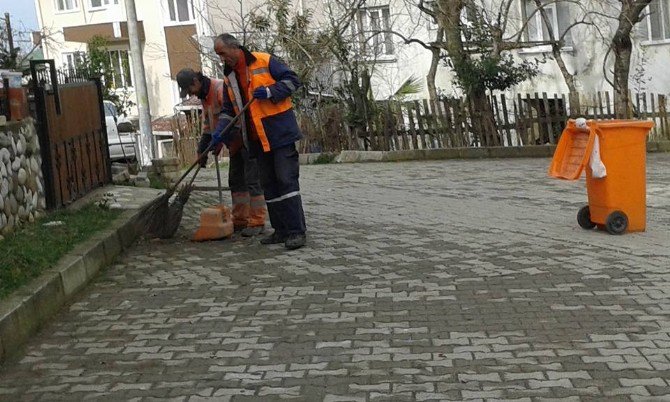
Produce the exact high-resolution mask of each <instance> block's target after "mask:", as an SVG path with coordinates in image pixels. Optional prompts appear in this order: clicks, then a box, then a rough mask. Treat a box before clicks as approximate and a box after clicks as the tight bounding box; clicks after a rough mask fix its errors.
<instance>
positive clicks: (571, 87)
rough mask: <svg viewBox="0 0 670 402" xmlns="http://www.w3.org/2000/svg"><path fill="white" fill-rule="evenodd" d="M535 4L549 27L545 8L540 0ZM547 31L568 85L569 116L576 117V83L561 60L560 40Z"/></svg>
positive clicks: (555, 57)
mask: <svg viewBox="0 0 670 402" xmlns="http://www.w3.org/2000/svg"><path fill="white" fill-rule="evenodd" d="M535 6H536V7H537V9H538V10H539V12H540V16H541V17H542V21H544V24H545V25H546V26H548V27H550V26H551V20H550V19H549V16H548V15H547V10H545V8H544V6H543V4H542V1H541V0H535ZM547 31H548V32H549V39H550V40H551V53H552V55H553V56H554V59H555V60H556V64H557V65H558V69H559V70H560V71H561V75H563V79H564V80H565V85H567V87H568V92H569V95H568V99H569V101H570V117H572V118H575V117H578V115H579V93H577V83H576V81H575V75H574V74H570V72H569V71H568V67H567V66H566V65H565V60H563V54H562V53H561V47H562V46H563V43H562V41H560V40H559V39H560V38H555V37H554V30H553V29H548V30H547Z"/></svg>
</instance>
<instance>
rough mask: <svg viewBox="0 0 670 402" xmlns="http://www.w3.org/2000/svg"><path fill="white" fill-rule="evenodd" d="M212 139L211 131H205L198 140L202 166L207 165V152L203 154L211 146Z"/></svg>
mask: <svg viewBox="0 0 670 402" xmlns="http://www.w3.org/2000/svg"><path fill="white" fill-rule="evenodd" d="M211 141H212V135H211V134H210V133H203V134H202V136H201V137H200V141H199V142H198V158H199V160H200V167H203V168H204V167H206V166H207V154H205V155H203V154H204V153H205V151H206V150H207V147H208V146H209V143H210V142H211Z"/></svg>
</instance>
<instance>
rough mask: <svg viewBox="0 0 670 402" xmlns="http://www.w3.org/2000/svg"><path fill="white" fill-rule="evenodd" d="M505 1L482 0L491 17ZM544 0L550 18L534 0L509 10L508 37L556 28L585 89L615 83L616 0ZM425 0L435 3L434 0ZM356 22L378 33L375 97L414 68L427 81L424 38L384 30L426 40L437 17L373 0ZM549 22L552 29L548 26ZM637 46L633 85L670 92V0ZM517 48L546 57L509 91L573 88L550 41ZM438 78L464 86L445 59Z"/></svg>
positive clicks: (445, 86)
mask: <svg viewBox="0 0 670 402" xmlns="http://www.w3.org/2000/svg"><path fill="white" fill-rule="evenodd" d="M324 1H327V0H324ZM500 2H501V1H500V0H477V1H476V3H478V4H479V5H480V6H483V7H484V8H486V9H487V12H488V16H489V18H496V17H497V14H496V12H497V11H499V10H500ZM542 2H543V3H544V9H545V10H546V12H547V16H548V18H549V20H550V24H549V25H547V24H546V23H545V22H544V20H543V18H542V16H541V14H540V13H539V12H537V6H536V2H535V0H517V1H516V2H515V3H513V4H512V7H511V8H510V10H509V12H508V13H507V15H506V16H505V18H506V19H507V32H506V34H505V37H507V38H510V40H516V41H520V42H527V43H530V42H543V41H545V42H546V41H549V40H551V37H552V36H553V37H554V38H558V37H562V36H563V37H564V40H565V46H564V47H563V49H562V52H561V53H562V55H563V58H564V61H565V64H566V66H567V68H568V71H569V72H570V73H571V74H575V75H576V81H577V86H578V90H579V91H580V92H581V93H583V94H593V93H595V92H598V91H608V90H609V91H611V85H610V84H609V82H608V78H609V80H610V81H612V80H613V78H612V68H613V67H612V66H613V61H614V57H613V54H611V53H610V54H609V55H608V46H609V40H611V38H612V36H613V34H614V31H615V29H616V24H617V21H616V20H615V19H613V18H606V17H604V15H610V16H617V10H616V9H614V8H613V6H612V4H616V3H612V4H610V5H609V6H607V3H606V2H602V1H598V0H587V1H583V2H579V4H576V3H575V2H560V1H558V2H557V1H551V0H542ZM426 4H428V5H430V2H426ZM585 10H586V11H585ZM588 11H593V15H591V16H590V17H589V21H591V22H593V23H594V24H576V25H574V24H575V23H577V22H579V21H581V20H582V19H583V18H584V15H585V12H588ZM480 18H481V16H480ZM462 22H463V24H468V16H467V15H466V14H464V15H463V16H462ZM354 23H355V24H356V25H357V27H358V29H359V30H361V31H362V32H363V34H364V35H365V37H368V38H370V37H371V38H373V39H368V40H367V42H368V46H369V47H372V48H374V49H375V55H376V57H375V58H374V61H371V66H372V69H373V71H374V74H373V88H374V89H373V91H374V95H375V98H377V99H385V98H388V97H389V96H391V95H392V94H393V93H394V92H395V91H396V90H397V89H398V88H399V87H400V86H401V85H402V84H403V83H404V82H405V81H406V80H408V79H409V78H410V77H412V76H414V77H421V78H423V80H424V83H425V77H426V75H427V74H428V71H429V68H430V64H431V58H432V54H431V52H430V51H428V50H426V49H425V48H424V47H422V46H421V45H419V44H406V43H405V42H404V41H403V39H402V38H401V37H400V36H398V35H394V34H390V33H384V32H383V31H395V32H398V33H400V34H402V35H403V36H404V37H405V38H416V39H420V40H421V41H423V42H424V43H428V42H431V41H434V40H435V39H436V34H437V24H436V21H434V20H432V18H431V17H429V16H428V15H426V14H423V13H421V12H420V11H419V10H417V8H416V7H408V4H407V2H406V1H404V0H369V1H367V2H366V4H365V7H364V9H363V10H361V11H360V12H359V13H358V14H357V15H356V17H355V22H354ZM573 25H574V26H573ZM550 29H551V32H552V33H553V35H551V34H550ZM633 47H634V51H633V60H632V63H631V82H630V86H631V91H633V92H634V93H635V92H645V91H646V92H653V93H659V94H670V74H667V73H666V72H665V69H666V68H667V65H669V64H670V0H653V1H652V3H651V5H650V6H649V7H648V8H647V10H646V11H645V15H644V18H643V20H642V21H641V22H640V23H639V24H638V25H637V26H636V28H635V30H634V35H633ZM512 52H513V55H514V57H515V58H516V59H517V60H519V61H521V60H535V59H537V60H542V62H541V63H540V64H539V69H540V72H539V74H538V75H537V76H536V77H535V78H533V79H531V80H528V81H526V82H524V83H521V84H519V85H518V86H516V87H514V88H511V89H510V90H509V91H508V92H509V93H511V94H514V93H534V92H540V93H541V92H548V93H559V94H561V93H567V92H568V88H567V86H566V84H565V80H564V78H563V76H562V74H561V71H560V69H559V68H558V65H557V63H556V62H555V61H554V59H553V56H552V54H551V48H550V46H548V45H536V46H531V45H530V44H529V45H528V46H526V47H524V48H523V49H519V50H514V51H512ZM606 57H607V59H606ZM435 83H436V86H437V89H438V92H439V93H442V94H445V95H447V96H449V95H456V96H457V95H459V94H460V90H459V88H458V86H457V85H456V84H455V81H454V75H453V72H452V71H451V69H450V68H449V67H448V66H446V65H445V63H444V62H441V63H440V64H439V66H438V70H437V75H436V80H435ZM414 97H416V98H426V97H428V90H427V86H426V85H424V86H423V89H422V91H421V92H420V93H418V94H416V95H414Z"/></svg>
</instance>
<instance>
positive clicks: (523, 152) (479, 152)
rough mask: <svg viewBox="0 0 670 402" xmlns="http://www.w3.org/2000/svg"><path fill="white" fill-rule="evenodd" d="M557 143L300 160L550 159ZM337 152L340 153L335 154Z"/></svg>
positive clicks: (654, 146) (664, 147)
mask: <svg viewBox="0 0 670 402" xmlns="http://www.w3.org/2000/svg"><path fill="white" fill-rule="evenodd" d="M555 150H556V145H529V146H523V147H487V148H470V147H468V148H439V149H411V150H404V151H342V152H340V153H339V154H333V153H312V154H301V155H300V163H301V164H303V165H312V164H318V163H328V162H324V161H328V160H330V161H332V162H335V163H362V162H402V161H416V160H442V159H484V158H551V157H552V156H553V155H554V151H555ZM647 152H670V141H653V142H649V143H648V144H647ZM335 155H337V156H335Z"/></svg>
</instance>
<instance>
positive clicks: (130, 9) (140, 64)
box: [125, 0, 156, 166]
mask: <svg viewBox="0 0 670 402" xmlns="http://www.w3.org/2000/svg"><path fill="white" fill-rule="evenodd" d="M125 3H126V16H127V18H128V39H129V40H130V54H131V55H132V58H133V60H132V62H133V63H132V64H133V73H134V74H135V95H136V96H137V109H138V112H139V114H140V138H141V141H140V148H141V150H140V151H141V152H140V153H141V154H142V166H148V165H150V164H151V159H153V158H154V157H155V155H156V144H155V140H154V138H153V137H154V136H153V133H152V131H151V112H150V110H149V93H148V91H147V80H146V75H145V74H144V60H143V59H142V46H141V44H140V35H139V32H138V29H137V11H136V9H135V0H126V1H125Z"/></svg>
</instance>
